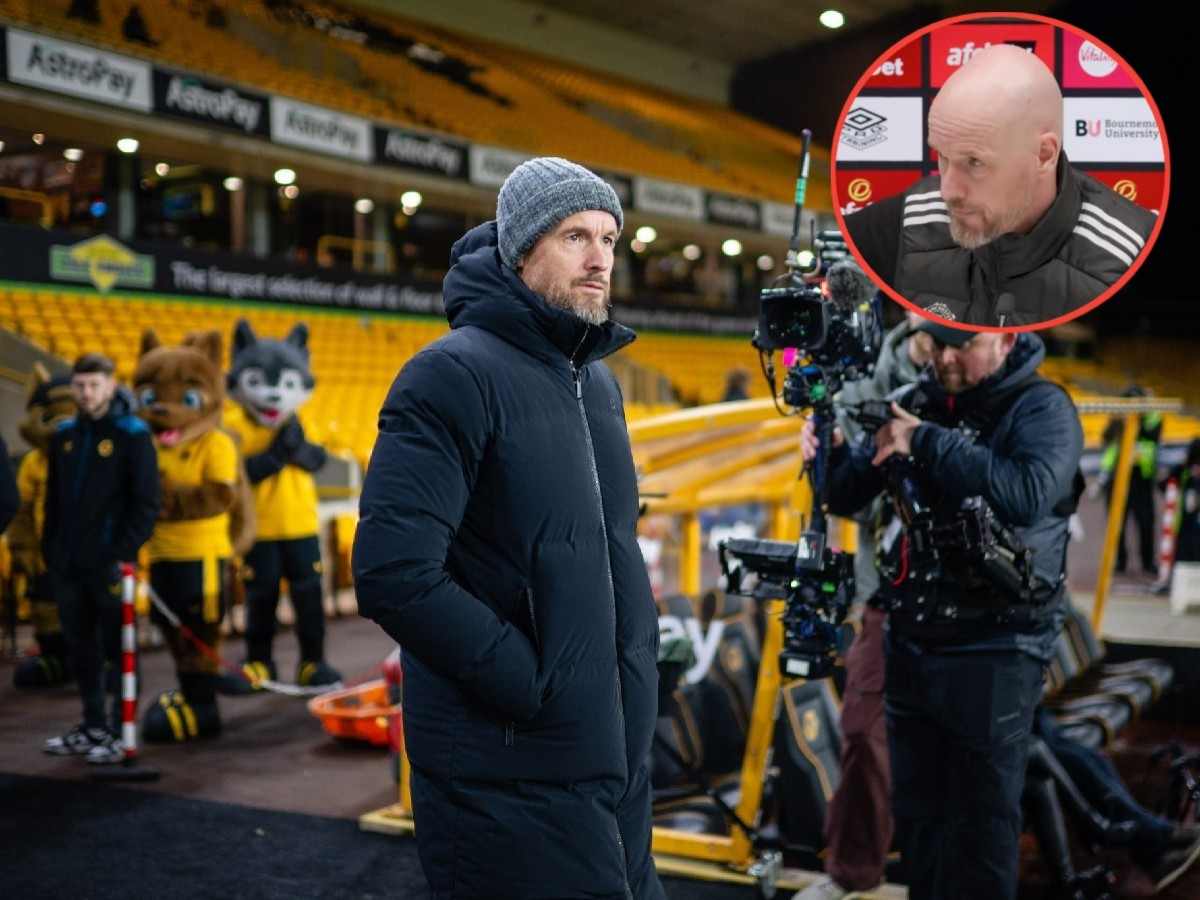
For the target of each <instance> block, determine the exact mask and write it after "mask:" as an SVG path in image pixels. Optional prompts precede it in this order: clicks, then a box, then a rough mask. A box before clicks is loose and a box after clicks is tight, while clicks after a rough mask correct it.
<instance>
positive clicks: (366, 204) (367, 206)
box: [354, 197, 375, 216]
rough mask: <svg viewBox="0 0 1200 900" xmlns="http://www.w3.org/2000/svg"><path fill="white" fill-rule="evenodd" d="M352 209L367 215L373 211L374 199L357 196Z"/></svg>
mask: <svg viewBox="0 0 1200 900" xmlns="http://www.w3.org/2000/svg"><path fill="white" fill-rule="evenodd" d="M354 211H355V212H356V213H360V214H361V215H364V216H369V215H370V214H371V213H372V212H374V211H375V201H374V200H372V199H371V198H370V197H359V198H358V199H357V200H355V201H354Z"/></svg>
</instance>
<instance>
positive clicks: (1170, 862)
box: [1146, 840, 1200, 894]
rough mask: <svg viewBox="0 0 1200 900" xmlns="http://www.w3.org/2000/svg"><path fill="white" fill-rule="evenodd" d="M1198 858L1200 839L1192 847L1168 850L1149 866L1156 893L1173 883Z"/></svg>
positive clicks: (1199, 854) (1148, 869)
mask: <svg viewBox="0 0 1200 900" xmlns="http://www.w3.org/2000/svg"><path fill="white" fill-rule="evenodd" d="M1197 859H1200V840H1196V841H1194V842H1193V843H1192V845H1191V846H1190V847H1184V848H1182V849H1180V850H1168V851H1167V852H1166V853H1164V854H1163V855H1162V856H1160V857H1159V858H1158V859H1157V860H1155V861H1154V863H1152V864H1151V865H1149V866H1147V867H1146V869H1147V871H1148V872H1149V873H1150V877H1151V878H1153V879H1154V893H1156V894H1157V893H1159V892H1160V891H1162V890H1164V889H1166V888H1167V887H1168V886H1170V885H1171V884H1173V883H1174V882H1175V881H1176V879H1178V878H1179V876H1180V875H1182V874H1183V873H1184V872H1186V871H1187V870H1188V869H1190V868H1191V867H1192V866H1193V865H1194V864H1195V862H1196V860H1197Z"/></svg>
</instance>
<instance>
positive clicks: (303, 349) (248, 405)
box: [225, 319, 316, 428]
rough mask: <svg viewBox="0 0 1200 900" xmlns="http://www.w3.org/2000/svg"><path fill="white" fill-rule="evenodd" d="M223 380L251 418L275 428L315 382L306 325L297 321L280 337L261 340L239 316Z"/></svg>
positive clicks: (267, 426) (309, 390)
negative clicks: (309, 365)
mask: <svg viewBox="0 0 1200 900" xmlns="http://www.w3.org/2000/svg"><path fill="white" fill-rule="evenodd" d="M225 383H226V386H227V387H228V389H229V395H230V396H231V397H233V399H234V400H236V401H237V402H238V403H240V404H241V405H242V407H243V408H244V409H245V410H246V412H247V413H248V414H249V415H250V416H251V418H253V419H254V421H256V422H258V424H259V425H262V426H264V427H266V428H278V427H279V426H280V425H282V424H283V423H284V422H286V421H287V420H288V419H289V418H290V417H291V415H292V413H294V412H295V411H296V410H297V409H299V408H300V407H301V406H302V405H303V404H304V403H305V401H307V400H308V398H309V397H311V396H312V391H313V386H314V385H315V384H316V379H315V378H313V375H312V372H311V371H310V370H309V367H308V326H306V325H305V324H304V323H303V322H301V323H299V324H298V325H296V327H295V328H293V329H292V330H291V332H290V333H289V334H288V336H287V337H286V338H284V339H283V340H282V341H275V340H269V339H267V340H260V339H259V338H258V337H256V336H255V334H254V331H253V330H251V328H250V323H249V322H247V321H246V320H245V319H242V320H241V321H240V322H238V323H237V327H236V328H235V329H234V331H233V360H232V365H231V366H230V369H229V374H228V375H226V380H225Z"/></svg>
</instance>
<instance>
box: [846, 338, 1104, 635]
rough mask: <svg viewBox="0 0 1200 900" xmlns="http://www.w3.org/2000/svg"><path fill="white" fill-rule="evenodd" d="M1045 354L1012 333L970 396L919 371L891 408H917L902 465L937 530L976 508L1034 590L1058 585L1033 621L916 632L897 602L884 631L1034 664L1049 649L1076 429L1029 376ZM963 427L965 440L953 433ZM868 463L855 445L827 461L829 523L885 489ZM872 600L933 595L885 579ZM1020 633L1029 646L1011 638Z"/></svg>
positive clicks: (868, 445)
mask: <svg viewBox="0 0 1200 900" xmlns="http://www.w3.org/2000/svg"><path fill="white" fill-rule="evenodd" d="M1045 352H1046V351H1045V346H1044V345H1043V344H1042V341H1041V338H1039V337H1038V336H1037V335H1034V334H1030V333H1028V332H1026V333H1022V334H1020V335H1019V336H1018V337H1017V343H1016V345H1015V346H1014V347H1013V349H1012V351H1011V352H1010V353H1009V355H1008V357H1007V358H1006V359H1005V362H1004V364H1003V365H1002V367H1001V368H1000V370H999V371H998V372H996V373H995V374H993V375H992V376H990V377H988V378H986V379H984V380H983V381H982V382H980V383H979V384H978V385H976V386H975V387H973V388H971V389H969V390H966V391H963V392H962V393H960V394H956V395H950V394H947V393H945V392H944V391H943V390H942V389H941V387H940V385H938V383H937V381H936V380H934V378H933V374H932V369H929V370H926V372H925V373H924V374H923V376H922V379H921V380H920V381H919V382H918V383H917V385H916V387H915V389H912V390H907V392H906V393H904V394H903V395H902V396H901V397H900V399H899V402H900V404H901V406H906V407H912V406H914V405H918V406H919V407H920V409H919V414H920V415H921V417H922V418H923V420H924V422H923V424H922V425H920V426H919V427H918V428H917V429H916V431H915V432H913V437H912V442H911V443H912V456H913V459H914V461H915V462H916V463H917V465H918V471H919V483H920V485H921V490H922V495H923V497H924V498H925V500H926V501H927V502H928V503H929V505H930V506H931V507H932V510H933V514H934V517H935V519H938V520H940V521H948V520H950V519H951V518H953V517H954V515H955V513H956V512H957V510H958V509H959V508H960V506H961V504H962V501H963V500H964V499H966V498H969V497H975V496H981V497H983V499H984V500H986V501H987V503H988V505H989V506H990V507H991V508H992V510H993V511H994V512H995V514H996V516H997V518H998V519H999V520H1000V521H1001V522H1002V523H1003V524H1004V525H1006V526H1007V527H1009V528H1011V529H1012V530H1013V531H1015V533H1016V535H1017V536H1018V538H1020V540H1021V542H1022V543H1023V544H1024V545H1025V546H1026V547H1028V548H1029V549H1030V550H1031V551H1032V552H1033V564H1034V571H1035V573H1036V575H1037V576H1038V578H1039V579H1040V580H1041V582H1042V583H1043V584H1044V585H1050V586H1057V587H1056V588H1055V590H1054V596H1053V598H1052V599H1051V600H1050V601H1049V603H1047V604H1046V606H1044V607H1042V608H1041V609H1040V610H1039V613H1040V614H1039V615H1038V616H1037V618H1036V620H1035V621H1033V622H1022V621H1015V622H1012V623H1008V624H996V623H995V622H994V620H993V621H956V622H950V621H943V620H941V619H938V620H937V621H934V622H933V623H932V624H931V623H930V622H929V620H928V619H926V620H924V621H917V620H916V619H915V617H914V616H915V613H917V612H918V611H919V610H918V608H917V607H916V606H915V605H913V604H912V603H906V604H905V607H906V610H907V613H906V614H899V613H895V612H894V613H893V614H892V617H891V627H892V629H893V631H898V632H901V633H905V634H908V635H910V636H912V637H914V638H917V639H920V640H927V641H935V642H938V643H955V644H970V643H977V644H979V645H980V646H981V648H995V647H999V646H1005V645H1017V646H1021V647H1023V648H1025V649H1027V650H1029V651H1030V652H1033V653H1035V655H1043V654H1044V653H1047V652H1048V650H1049V646H1048V642H1047V641H1045V640H1043V639H1042V638H1044V637H1046V636H1048V635H1049V634H1050V633H1051V632H1053V631H1055V630H1056V629H1057V624H1056V621H1055V620H1056V616H1055V615H1054V613H1055V607H1056V606H1057V605H1058V604H1060V603H1061V600H1062V593H1063V592H1062V590H1061V581H1062V579H1063V577H1064V575H1065V561H1066V550H1067V540H1068V528H1067V522H1068V518H1069V516H1068V515H1066V514H1064V510H1063V507H1062V506H1060V504H1066V502H1067V501H1068V500H1069V498H1072V497H1073V493H1074V490H1075V473H1076V470H1077V469H1078V466H1079V456H1080V454H1081V453H1082V450H1083V429H1082V427H1081V426H1080V424H1079V414H1078V412H1077V411H1076V409H1075V404H1074V403H1072V401H1071V398H1070V397H1069V396H1068V395H1067V393H1066V391H1064V390H1063V389H1062V388H1061V387H1059V386H1058V385H1055V384H1052V383H1050V382H1048V381H1043V380H1040V379H1033V377H1032V376H1034V375H1035V374H1036V371H1037V368H1038V366H1039V365H1040V364H1041V362H1042V360H1043V359H1044V357H1045ZM902 390H904V389H902ZM964 423H965V424H966V425H967V426H968V427H969V428H970V430H971V432H972V435H968V434H967V433H964V431H962V430H960V427H959V426H960V425H962V424H964ZM874 452H875V448H874V443H873V442H872V441H865V442H863V443H861V444H856V445H854V446H853V447H851V448H849V449H847V447H846V446H845V445H843V446H842V447H840V448H837V449H835V450H834V451H833V452H832V453H831V467H830V477H829V487H828V497H829V500H830V507H831V509H832V511H833V512H834V513H836V514H839V515H849V514H852V513H854V512H855V511H857V510H858V509H860V508H861V507H862V506H864V505H865V504H866V503H868V502H870V500H871V499H873V498H874V497H875V496H877V495H878V494H879V493H880V492H881V491H882V490H883V487H884V485H883V478H882V475H881V473H880V469H879V468H876V467H875V466H872V465H871V458H872V457H873V455H874ZM1056 507H1058V508H1057V509H1056ZM881 546H886V548H888V549H885V550H884V553H885V555H886V554H889V553H890V554H892V556H893V557H894V556H895V555H896V554H899V553H901V552H902V549H901V548H902V547H903V543H902V541H901V540H900V539H894V540H892V541H882V542H881ZM898 567H899V568H900V569H901V570H903V566H898ZM880 590H881V595H882V596H883V597H884V600H885V601H888V600H891V599H898V600H909V601H911V600H912V599H913V598H912V596H910V594H912V595H916V594H925V595H931V596H932V595H933V593H932V592H931V591H930V588H929V586H927V585H923V584H920V583H915V582H914V581H913V580H912V579H907V580H905V581H903V582H901V583H899V584H895V583H893V580H892V579H889V578H883V579H882V584H881V586H880ZM935 590H936V596H937V597H938V599H939V601H940V602H953V603H955V604H956V605H957V606H959V607H960V608H962V607H970V606H971V605H972V604H971V598H970V597H965V596H962V595H963V593H964V592H963V590H962V588H961V587H960V586H959V584H958V583H956V582H955V581H954V580H953V579H951V578H947V579H946V580H945V583H943V584H940V585H937V586H936V587H935ZM1045 593H1046V592H1045V591H1043V595H1045ZM1014 599H1015V598H1014ZM927 608H928V607H926V609H927ZM1021 633H1030V634H1036V635H1038V637H1036V638H1034V639H1032V640H1027V639H1023V638H1022V639H1018V638H1017V637H1016V636H1017V635H1018V634H1021Z"/></svg>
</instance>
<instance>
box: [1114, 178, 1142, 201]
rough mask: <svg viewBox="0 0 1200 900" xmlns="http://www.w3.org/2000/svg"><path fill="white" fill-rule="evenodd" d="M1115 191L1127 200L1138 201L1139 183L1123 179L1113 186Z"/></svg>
mask: <svg viewBox="0 0 1200 900" xmlns="http://www.w3.org/2000/svg"><path fill="white" fill-rule="evenodd" d="M1113 190H1114V191H1116V192H1117V193H1118V194H1120V195H1121V196H1122V197H1124V198H1125V199H1126V200H1136V199H1137V195H1138V190H1137V182H1136V181H1134V180H1133V179H1132V178H1122V179H1121V180H1120V181H1118V182H1117V183H1116V184H1114V185H1113Z"/></svg>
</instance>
